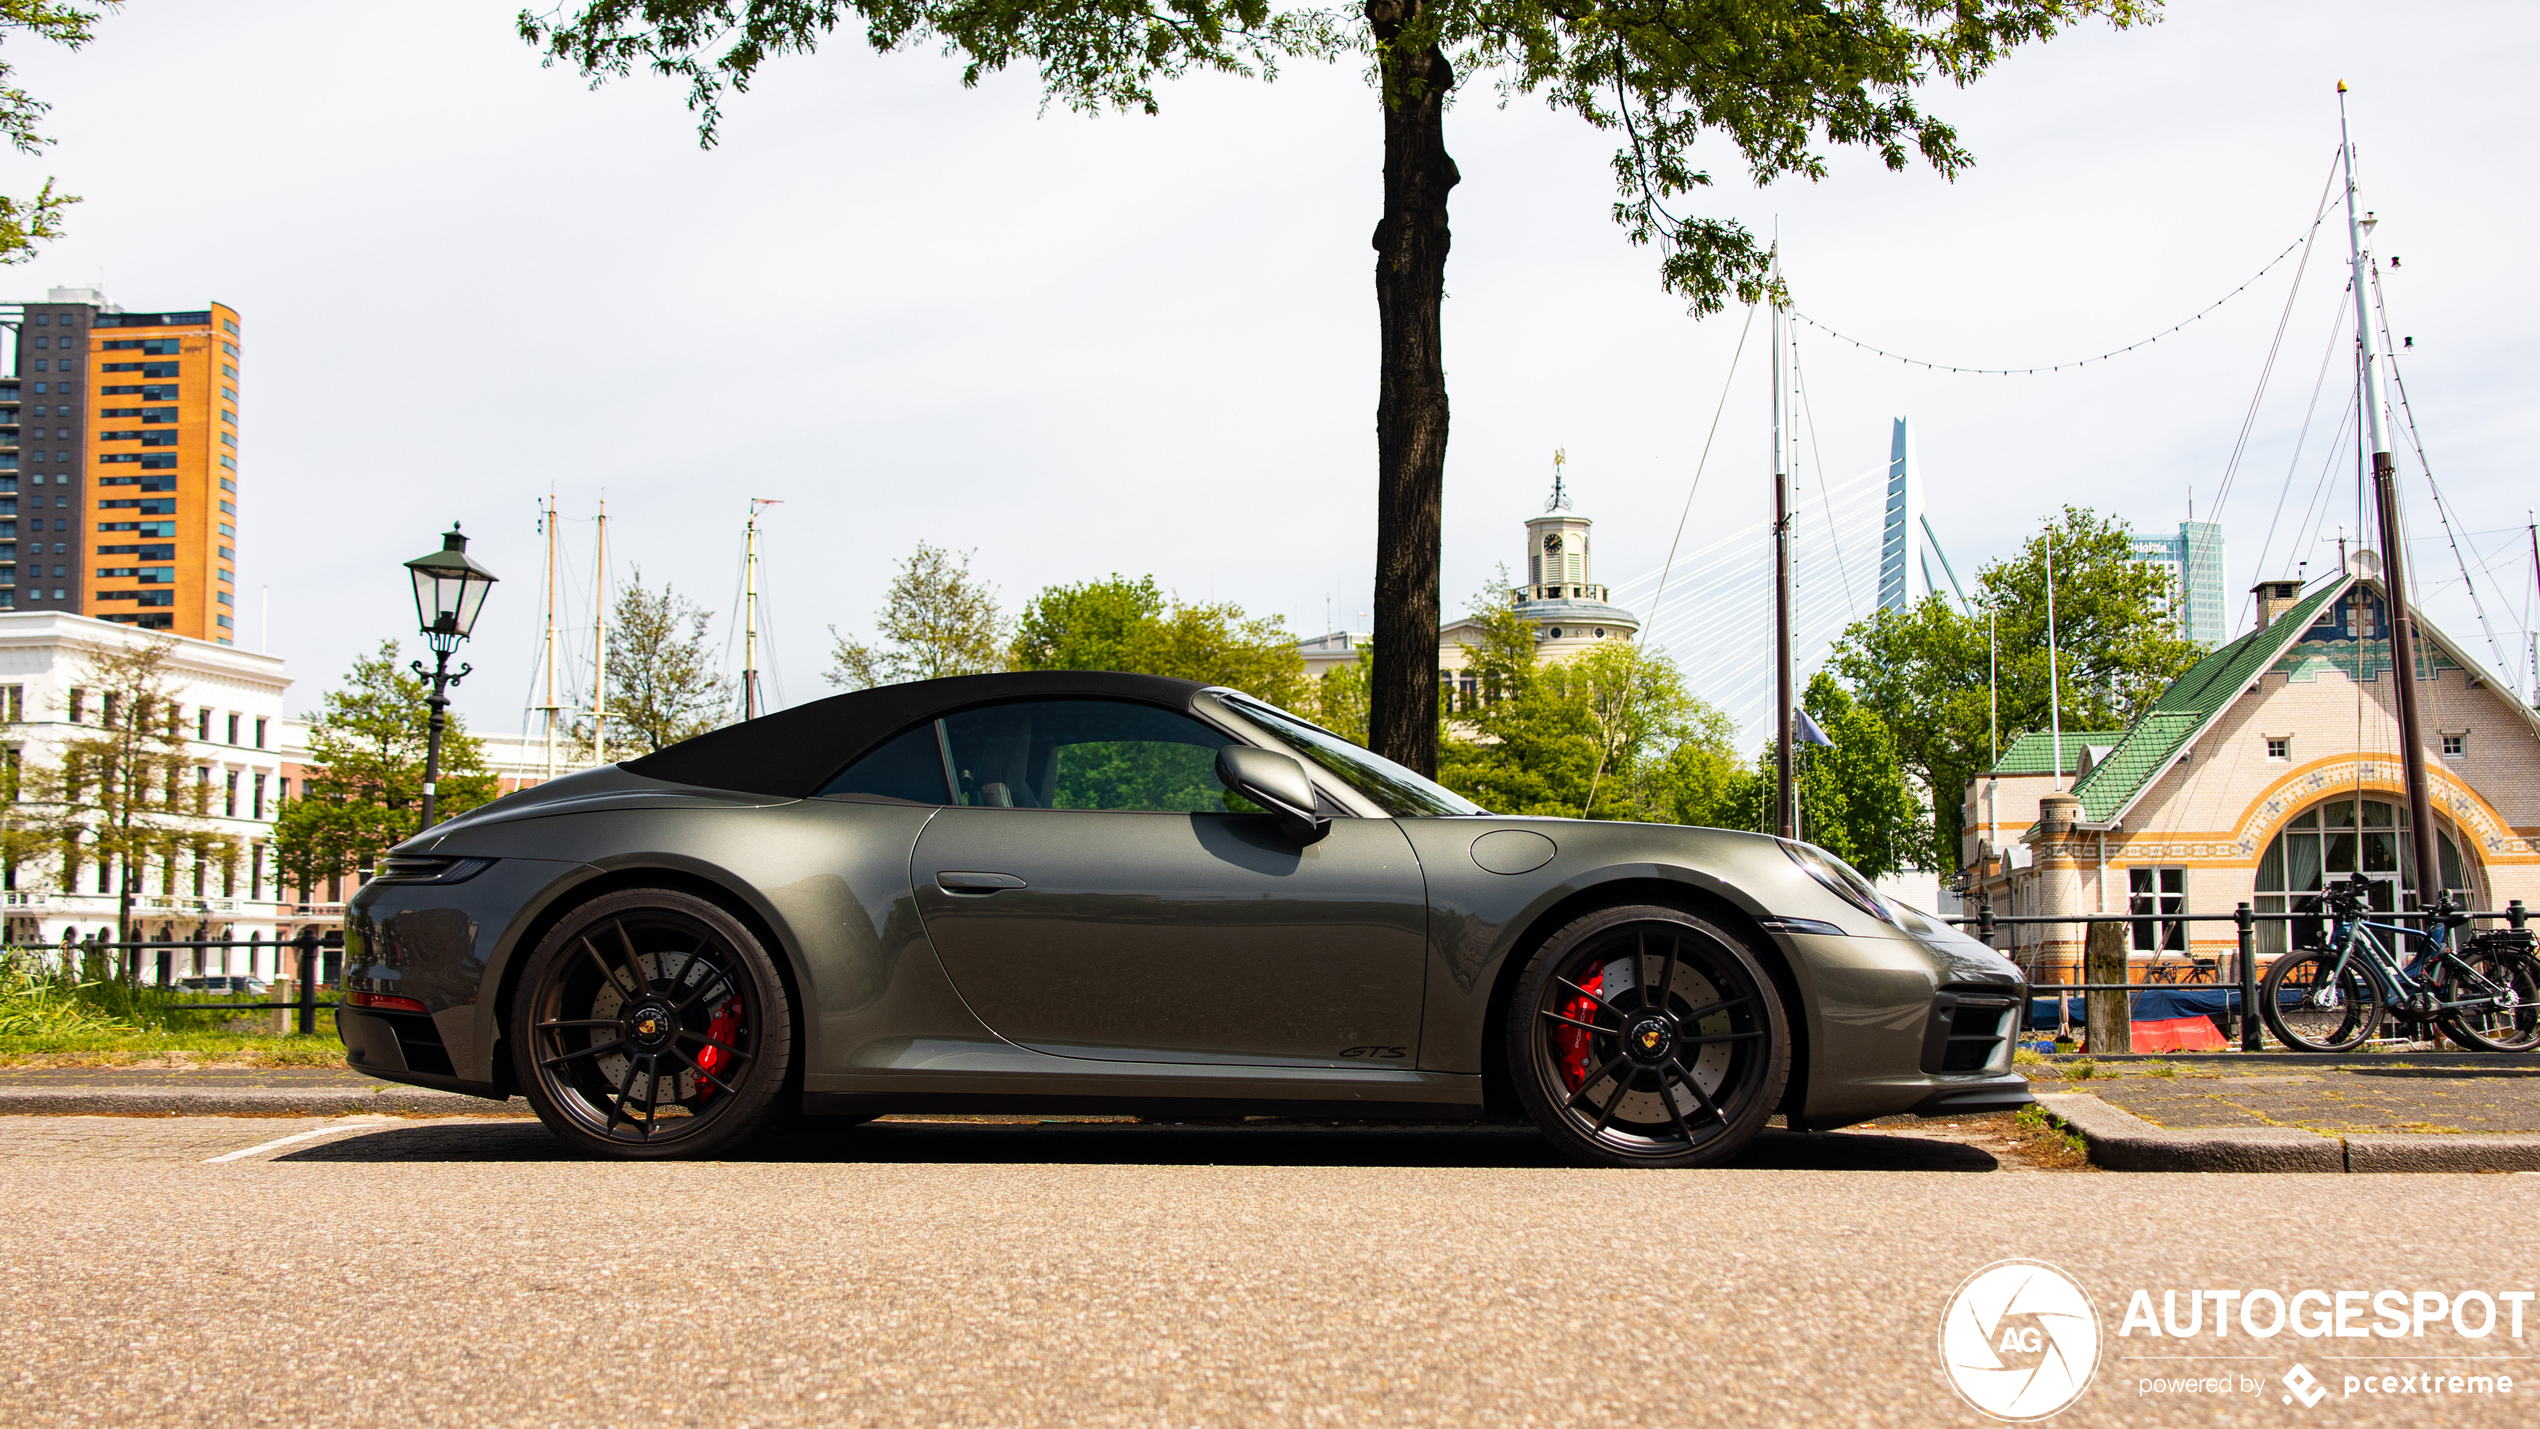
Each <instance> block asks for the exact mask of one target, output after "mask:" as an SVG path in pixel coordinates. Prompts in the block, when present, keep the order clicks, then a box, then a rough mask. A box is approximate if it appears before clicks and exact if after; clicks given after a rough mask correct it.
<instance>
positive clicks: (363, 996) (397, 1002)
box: [353, 992, 424, 1012]
mask: <svg viewBox="0 0 2540 1429" xmlns="http://www.w3.org/2000/svg"><path fill="white" fill-rule="evenodd" d="M353 1005H354V1006H355V1007H385V1008H389V1009H392V1010H394V1011H397V1012H421V1011H423V1010H424V1009H423V1003H422V1001H421V1000H420V999H417V998H412V997H399V996H397V995H396V994H395V993H393V992H357V993H354V994H353Z"/></svg>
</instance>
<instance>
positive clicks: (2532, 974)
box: [2442, 948, 2540, 1052]
mask: <svg viewBox="0 0 2540 1429" xmlns="http://www.w3.org/2000/svg"><path fill="white" fill-rule="evenodd" d="M2459 957H2460V960H2461V962H2463V963H2466V964H2468V966H2469V969H2470V971H2472V972H2475V973H2477V974H2478V977H2479V978H2480V979H2484V981H2485V984H2486V985H2485V986H2483V987H2482V986H2481V985H2480V984H2479V982H2478V981H2475V980H2473V979H2471V978H2470V977H2469V976H2468V974H2467V973H2464V972H2463V971H2462V970H2461V969H2460V968H2458V967H2455V966H2452V965H2450V964H2446V965H2445V966H2444V969H2443V982H2442V988H2443V1000H2444V1001H2445V1002H2468V1001H2470V1000H2472V999H2473V998H2476V999H2481V1000H2485V1001H2486V1005H2485V1006H2483V1007H2476V1008H2462V1009H2460V1010H2459V1011H2455V1012H2451V1013H2447V1014H2445V1015H2444V1018H2443V1030H2444V1032H2445V1033H2446V1034H2448V1035H2449V1036H2450V1037H2451V1039H2452V1040H2453V1041H2455V1042H2458V1043H2460V1044H2461V1045H2462V1046H2464V1047H2474V1048H2476V1049H2477V1050H2479V1051H2481V1052H2528V1051H2530V1050H2531V1049H2532V1048H2534V1047H2540V959H2535V958H2534V957H2532V955H2531V954H2529V953H2526V952H2524V951H2522V950H2521V949H2519V948H2506V949H2501V950H2497V951H2480V950H2478V949H2471V950H2470V951H2468V952H2465V953H2462V954H2460V955H2459Z"/></svg>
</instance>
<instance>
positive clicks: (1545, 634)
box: [1297, 482, 1640, 709]
mask: <svg viewBox="0 0 2540 1429" xmlns="http://www.w3.org/2000/svg"><path fill="white" fill-rule="evenodd" d="M1595 525H1596V523H1595V522H1594V521H1591V520H1589V519H1588V518H1587V517H1585V516H1582V515H1580V514H1578V513H1577V512H1576V511H1574V510H1572V509H1570V498H1569V496H1568V494H1567V493H1565V492H1564V491H1563V490H1562V489H1561V487H1560V485H1559V484H1558V483H1557V482H1556V483H1555V484H1554V486H1553V490H1552V500H1551V501H1550V502H1549V503H1547V504H1546V506H1545V508H1544V512H1543V514H1542V515H1540V516H1530V517H1528V518H1527V519H1526V550H1525V559H1524V562H1523V567H1522V568H1523V569H1524V571H1525V573H1526V583H1525V584H1524V585H1522V586H1519V587H1518V588H1516V589H1515V590H1512V591H1510V592H1508V598H1509V600H1510V601H1511V602H1513V603H1514V604H1515V606H1516V608H1517V613H1518V614H1520V615H1522V616H1524V617H1525V618H1526V619H1527V621H1528V622H1529V623H1531V624H1532V625H1533V626H1534V627H1535V654H1536V656H1537V657H1538V658H1540V659H1543V660H1547V661H1553V660H1566V659H1568V658H1570V657H1571V656H1573V655H1576V654H1578V653H1580V652H1581V651H1584V650H1591V649H1594V648H1595V647H1596V646H1597V645H1599V644H1601V643H1603V642H1606V641H1628V640H1630V639H1631V638H1632V637H1633V636H1635V635H1637V634H1639V633H1640V617H1638V616H1636V615H1633V614H1632V613H1631V612H1630V611H1628V610H1625V609H1623V608H1622V607H1621V606H1619V605H1615V604H1612V603H1611V602H1610V600H1609V599H1608V595H1607V591H1606V588H1605V587H1604V586H1601V585H1599V584H1597V583H1596V578H1595V572H1594V568H1593V566H1592V565H1591V564H1590V554H1589V550H1588V543H1589V540H1590V538H1591V533H1592V531H1593V528H1594V527H1595ZM1481 632H1482V623H1481V621H1479V620H1477V619H1475V618H1474V617H1472V616H1465V617H1464V618H1462V619H1460V620H1450V621H1448V622H1447V623H1446V624H1445V625H1443V626H1441V627H1439V629H1438V683H1439V685H1440V687H1441V688H1442V689H1444V690H1445V691H1446V692H1447V695H1448V700H1449V707H1450V708H1453V709H1461V708H1463V707H1464V705H1465V703H1466V702H1468V701H1470V700H1473V699H1476V698H1478V697H1479V691H1478V689H1477V687H1476V686H1475V684H1474V679H1475V677H1474V675H1473V674H1472V673H1471V672H1470V669H1469V667H1470V666H1471V664H1472V650H1473V647H1474V646H1476V645H1479V644H1481V641H1482V634H1481ZM1368 640H1369V637H1368V636H1366V635H1363V634H1358V633H1355V632H1351V631H1342V630H1335V631H1332V632H1329V633H1328V634H1324V635H1318V636H1315V637H1314V638H1312V639H1310V640H1300V641H1298V642H1297V653H1298V654H1300V655H1302V656H1304V657H1305V673H1306V675H1307V676H1308V677H1309V678H1319V677H1320V676H1322V675H1325V674H1327V673H1329V672H1330V671H1332V670H1334V669H1337V668H1339V667H1340V666H1343V665H1351V664H1355V663H1357V661H1358V656H1359V652H1361V651H1362V650H1364V649H1366V648H1367V644H1368Z"/></svg>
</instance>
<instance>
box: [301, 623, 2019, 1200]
mask: <svg viewBox="0 0 2540 1429" xmlns="http://www.w3.org/2000/svg"><path fill="white" fill-rule="evenodd" d="M344 989H345V996H344V1006H343V1008H342V1010H341V1011H339V1013H338V1014H337V1025H338V1026H339V1027H340V1028H341V1029H342V1035H343V1038H344V1044H345V1047H346V1058H347V1060H348V1061H349V1062H350V1064H351V1065H352V1066H354V1067H356V1068H359V1069H361V1070H363V1071H366V1072H369V1073H371V1074H372V1075H374V1076H379V1077H385V1078H389V1079H391V1080H395V1081H401V1082H413V1083H419V1084H421V1085H424V1086H433V1087H445V1088H449V1089H452V1090H456V1091H462V1092H470V1093H474V1094H477V1095H480V1096H487V1097H501V1096H507V1095H510V1094H513V1093H518V1094H520V1095H522V1096H524V1097H526V1098H527V1099H528V1101H529V1103H530V1105H531V1106H533V1107H535V1108H536V1109H537V1112H538V1115H539V1116H540V1117H541V1118H542V1119H544V1120H545V1122H546V1124H547V1125H548V1126H549V1127H550V1128H552V1129H553V1130H554V1132H555V1134H556V1135H557V1136H558V1137H560V1138H562V1139H563V1140H564V1141H565V1142H566V1143H568V1144H569V1145H571V1146H574V1147H578V1148H584V1149H587V1150H589V1151H591V1152H595V1153H599V1154H603V1155H610V1156H624V1157H665V1156H700V1155H708V1154H712V1153H716V1152H720V1151H724V1150H727V1149H729V1148H731V1147H733V1146H734V1145H735V1144H736V1143H738V1142H740V1141H741V1140H742V1139H744V1138H746V1137H748V1136H750V1135H752V1134H753V1133H755V1132H756V1131H758V1130H759V1129H761V1128H762V1127H765V1126H767V1125H768V1124H769V1123H770V1122H771V1121H772V1120H775V1119H777V1118H780V1117H791V1116H795V1115H812V1116H834V1117H842V1118H870V1117H873V1116H878V1115H883V1114H886V1113H891V1112H915V1111H967V1112H1016V1111H1041V1112H1094V1111H1101V1112H1114V1113H1121V1112H1128V1113H1141V1114H1153V1115H1191V1114H1198V1115H1209V1116H1229V1115H1241V1114H1260V1115H1298V1116H1312V1117H1382V1118H1414V1117H1417V1118H1441V1119H1455V1118H1465V1119H1470V1118H1482V1117H1503V1116H1516V1115H1524V1116H1526V1117H1530V1118H1532V1120H1533V1121H1534V1122H1535V1124H1536V1125H1537V1126H1539V1127H1541V1128H1542V1130H1543V1133H1544V1134H1545V1135H1546V1136H1548V1137H1550V1138H1551V1139H1552V1140H1553V1141H1554V1142H1555V1143H1557V1144H1558V1145H1559V1146H1560V1147H1561V1148H1562V1149H1563V1150H1564V1151H1565V1152H1567V1153H1569V1154H1570V1155H1572V1156H1574V1157H1576V1158H1577V1159H1579V1160H1581V1161H1584V1162H1587V1163H1590V1164H1597V1165H1608V1166H1697V1165H1708V1164H1712V1163H1715V1162H1718V1161H1720V1160H1722V1159H1723V1158H1726V1157H1729V1156H1731V1155H1734V1154H1735V1153H1736V1152H1737V1151H1738V1150H1739V1149H1740V1148H1742V1147H1744V1146H1745V1145H1746V1144H1747V1143H1748V1142H1749V1141H1750V1140H1752V1139H1753V1138H1754V1136H1755V1135H1756V1133H1757V1132H1758V1131H1759V1130H1760V1129H1761V1128H1762V1127H1763V1126H1764V1124H1765V1122H1766V1120H1767V1119H1768V1118H1770V1117H1772V1116H1773V1115H1774V1114H1776V1113H1781V1114H1783V1115H1785V1116H1787V1118H1788V1121H1789V1124H1790V1125H1791V1126H1793V1127H1799V1128H1825V1127H1833V1126H1841V1125H1845V1124H1848V1123H1852V1122H1857V1121H1862V1120H1866V1119H1868V1118H1871V1117H1878V1116H1887V1115H1893V1114H1897V1113H1916V1114H1919V1115H1923V1116H1938V1115H1951V1116H1955V1115H1961V1114H1966V1113H1973V1112H1982V1111H1995V1110H2001V1109H2005V1108H2010V1107H2016V1106H2020V1105H2023V1104H2025V1103H2026V1102H2027V1101H2028V1100H2029V1097H2028V1092H2027V1084H2026V1082H2025V1081H2024V1080H2023V1079H2022V1078H2021V1077H2019V1076H2018V1075H2017V1074H2015V1073H2014V1072H2013V1071H2012V1070H2011V1049H2012V1040H2011V1039H2012V1032H2013V1027H2014V1022H2013V1018H2014V1014H2015V1013H2016V1012H2017V1011H2018V1010H2019V1008H2020V1004H2021V998H2022V995H2023V992H2024V988H2023V987H2022V984H2021V978H2020V973H2019V971H2018V970H2017V969H2016V968H2015V967H2014V966H2013V965H2012V964H2011V963H2009V962H2007V961H2005V960H2004V959H2003V958H2001V957H2000V956H1999V955H1997V954H1995V953H1994V952H1992V951H1991V950H1990V949H1988V948H1986V947H1984V946H1983V945H1981V944H1979V943H1977V942H1975V941H1974V940H1972V939H1970V938H1967V937H1964V936H1962V935H1960V934H1958V933H1957V932H1955V931H1953V930H1951V929H1949V928H1947V927H1945V926H1942V925H1940V924H1938V923H1936V922H1933V921H1931V920H1929V919H1926V918H1924V917H1922V916H1921V915H1919V914H1916V913H1914V912H1912V911H1911V910H1908V909H1905V908H1902V907H1898V906H1896V905H1895V904H1893V903H1891V902H1890V901H1888V900H1887V899H1885V898H1883V897H1882V896H1881V895H1880V894H1879V893H1878V892H1877V891H1876V890H1875V889H1874V888H1873V887H1872V886H1871V885H1870V883H1869V882H1868V881H1867V880H1865V879H1863V878H1862V877H1861V876H1860V875H1859V874H1857V873H1855V872H1854V871H1853V870H1852V869H1851V868H1849V867H1847V866H1846V865H1845V864H1843V863H1842V862H1840V861H1839V860H1837V859H1835V858H1833V857H1831V856H1829V855H1827V854H1826V853H1824V852H1822V851H1821V850H1818V849H1816V848H1812V847H1810V846H1809V845H1806V844H1802V843H1792V842H1788V841H1785V840H1780V839H1774V838H1767V837H1763V836H1760V835H1756V834H1746V833H1735V832H1730V831H1726V830H1720V829H1696V828H1679V827H1673V826H1666V825H1651V824H1629V823H1603V822H1584V821H1574V820H1563V819H1541V818H1507V817H1501V816H1498V815H1494V814H1491V813H1488V812H1486V811H1484V810H1482V809H1480V808H1477V807H1476V806H1474V805H1473V804H1472V803H1470V802H1468V801H1467V800H1465V799H1463V798H1460V797H1458V796H1457V795H1455V794H1453V793H1451V792H1449V791H1448V790H1446V789H1444V788H1442V787H1440V786H1438V785H1437V784H1434V783H1432V782H1430V781H1429V780H1427V779H1424V778H1421V777H1420V776H1419V775H1417V774H1414V773H1412V772H1411V771H1410V770H1408V769H1405V768H1403V767H1401V766H1400V765H1397V764H1394V763H1391V762H1389V761H1387V760H1384V759H1381V758H1378V757H1377V756H1375V755H1373V754H1370V753H1369V752H1367V751H1366V750H1364V749H1361V748H1358V747H1357V746H1355V745H1353V744H1350V743H1349V742H1348V741H1346V740H1344V739H1342V738H1340V737H1339V736H1337V735H1334V734H1331V733H1329V732H1328V731H1325V730H1323V729H1321V728H1318V727H1317V726H1315V725H1314V724H1312V723H1310V722H1308V721H1306V720H1303V719H1300V718H1298V717H1297V716H1295V715H1293V714H1289V713H1287V712H1286V711H1284V710H1280V709H1277V708H1274V707H1273V706H1271V705H1269V704H1266V703H1264V702H1262V701H1260V700H1256V699H1253V698H1251V697H1249V696H1246V695H1243V694H1241V693H1238V692H1236V691H1234V690H1229V689H1220V688H1214V687H1205V686H1201V685H1196V684H1192V683H1189V682H1187V681H1181V680H1167V679H1159V678H1154V677H1151V676H1144V675H1123V674H1099V673H1042V674H1010V675H976V676H965V677H960V678H955V679H944V680H929V681H924V682H920V683H916V684H908V685H894V686H888V687H885V688H881V689H874V690H865V691H862V692H859V693H855V694H848V695H840V696H837V697H835V698H833V699H826V700H821V701H819V702H817V703H814V704H808V705H802V706H799V707H797V708H794V709H789V710H785V711H782V712H780V713H777V714H772V715H768V716H765V717H763V718H760V719H756V720H751V721H749V722H747V723H743V724H738V725H733V726H730V727H728V728H725V729H720V730H716V731H714V732H713V733H711V734H706V735H701V736H699V737H697V738H695V739H691V740H688V741H686V742H685V743H681V744H677V745H673V746H671V747H669V748H667V749H664V750H662V751H660V752H659V753H656V754H652V755H649V756H646V757H644V758H641V759H635V760H631V761H629V762H627V763H624V764H620V765H616V766H612V767H604V768H600V769H594V770H590V771H588V772H585V773H581V774H575V775H572V776H570V777H567V778H563V779H558V780H555V781H553V782H551V783H547V784H542V785H539V786H538V787H536V788H533V789H528V790H525V791H523V792H521V793H517V794H513V795H511V796H509V797H508V798H504V799H501V800H498V801H496V802H495V803H492V804H489V805H487V806H485V807H484V808H481V809H478V810H476V811H474V812H472V813H469V814H467V815H465V816H463V817H460V818H456V819H453V820H450V821H449V822H447V823H444V824H441V825H440V826H438V827H436V828H434V829H432V830H430V831H429V832H427V833H425V834H423V835H421V836H419V837H417V838H415V839H413V840H410V841H409V842H407V843H405V844H403V845H400V846H399V847H398V848H396V849H395V850H393V851H392V852H391V853H390V854H389V855H388V856H387V857H386V858H384V859H383V860H382V861H381V866H380V868H379V870H378V873H377V876H376V877H374V878H373V879H372V880H371V881H370V882H369V883H367V884H365V885H364V886H363V887H362V889H361V891H360V892H359V893H358V894H357V895H356V896H355V897H354V898H353V900H352V902H351V904H350V905H349V907H348V908H347V910H346V915H345V978H344Z"/></svg>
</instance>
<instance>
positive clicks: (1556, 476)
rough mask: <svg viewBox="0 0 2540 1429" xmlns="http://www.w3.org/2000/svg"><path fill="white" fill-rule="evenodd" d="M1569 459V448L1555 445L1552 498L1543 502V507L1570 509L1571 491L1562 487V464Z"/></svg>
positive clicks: (1555, 509) (1554, 509)
mask: <svg viewBox="0 0 2540 1429" xmlns="http://www.w3.org/2000/svg"><path fill="white" fill-rule="evenodd" d="M1569 459H1570V449H1569V448H1567V447H1554V448H1553V449H1552V499H1551V500H1550V501H1547V502H1545V503H1544V504H1543V509H1544V510H1546V511H1567V510H1569V509H1570V493H1569V492H1567V491H1564V490H1562V489H1561V464H1562V463H1564V462H1566V461H1568V460H1569Z"/></svg>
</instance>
